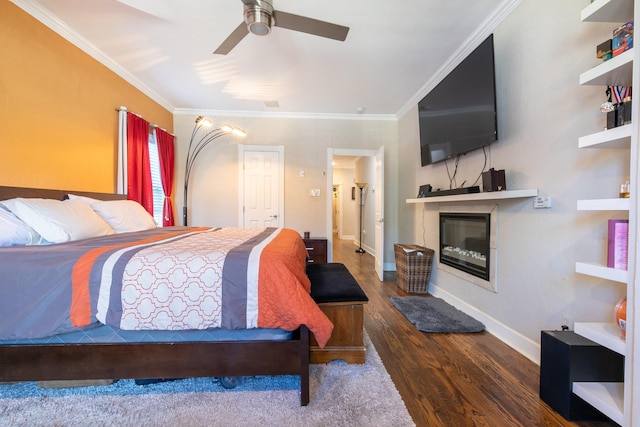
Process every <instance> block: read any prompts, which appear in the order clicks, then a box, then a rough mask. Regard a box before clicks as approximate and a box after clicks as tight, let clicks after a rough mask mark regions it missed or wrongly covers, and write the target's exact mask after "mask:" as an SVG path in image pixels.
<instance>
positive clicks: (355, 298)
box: [307, 263, 369, 363]
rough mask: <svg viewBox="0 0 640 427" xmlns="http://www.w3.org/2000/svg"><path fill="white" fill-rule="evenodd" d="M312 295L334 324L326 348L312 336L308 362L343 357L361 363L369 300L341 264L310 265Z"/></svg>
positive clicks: (347, 360)
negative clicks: (365, 308)
mask: <svg viewBox="0 0 640 427" xmlns="http://www.w3.org/2000/svg"><path fill="white" fill-rule="evenodd" d="M307 275H308V276H309V280H310V281H311V297H312V298H313V299H314V301H315V302H316V303H317V304H318V305H319V306H320V309H321V310H322V311H323V312H324V314H326V315H327V317H328V318H329V320H331V322H332V323H333V333H332V334H331V338H330V339H329V341H328V342H327V345H326V346H325V348H320V347H319V346H318V343H317V342H316V340H315V339H314V338H313V336H312V337H311V340H310V342H311V355H310V361H311V363H327V362H330V361H332V360H335V359H342V360H344V361H345V362H347V363H364V361H365V350H364V340H363V335H364V320H363V315H364V304H366V303H367V301H369V298H367V295H366V294H365V293H364V291H363V290H362V288H360V285H359V284H358V282H357V281H356V279H354V277H353V276H352V275H351V273H350V272H349V270H347V267H345V266H344V264H339V263H329V264H309V265H307Z"/></svg>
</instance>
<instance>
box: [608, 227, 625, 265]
mask: <svg viewBox="0 0 640 427" xmlns="http://www.w3.org/2000/svg"><path fill="white" fill-rule="evenodd" d="M628 246H629V220H626V219H610V220H609V235H608V247H607V267H609V268H615V269H618V270H626V269H627V262H628V257H627V249H628Z"/></svg>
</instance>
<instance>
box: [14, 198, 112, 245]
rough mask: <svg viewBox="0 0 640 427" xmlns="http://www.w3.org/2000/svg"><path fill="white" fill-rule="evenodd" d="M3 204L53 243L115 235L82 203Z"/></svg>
mask: <svg viewBox="0 0 640 427" xmlns="http://www.w3.org/2000/svg"><path fill="white" fill-rule="evenodd" d="M2 204H3V205H4V206H6V207H7V208H8V209H9V210H10V211H11V212H13V213H14V214H15V215H16V216H17V217H18V218H20V219H21V220H22V221H24V222H25V223H27V224H28V225H29V226H30V227H32V228H33V229H34V230H35V231H36V232H37V233H38V234H40V235H41V236H42V237H43V238H44V239H45V240H47V241H49V242H51V243H62V242H68V241H70V240H78V239H86V238H88V237H96V236H104V235H107V234H113V229H112V228H111V227H109V224H107V223H106V222H105V221H104V220H103V219H102V218H100V216H98V215H97V214H96V213H95V212H94V211H93V210H92V209H91V208H90V207H89V206H87V205H86V204H85V203H83V202H81V201H80V200H64V201H61V200H54V199H22V198H17V199H11V200H5V201H3V202H2Z"/></svg>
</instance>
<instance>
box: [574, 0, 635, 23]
mask: <svg viewBox="0 0 640 427" xmlns="http://www.w3.org/2000/svg"><path fill="white" fill-rule="evenodd" d="M632 18H633V1H632V0H596V1H594V2H593V3H591V4H590V5H589V6H587V7H585V8H584V9H582V12H581V13H580V19H581V20H582V21H583V22H619V23H624V22H627V21H630V20H631V19H632Z"/></svg>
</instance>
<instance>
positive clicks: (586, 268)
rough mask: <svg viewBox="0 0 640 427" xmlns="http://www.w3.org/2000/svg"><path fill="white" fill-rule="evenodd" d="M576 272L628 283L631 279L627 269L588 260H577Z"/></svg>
mask: <svg viewBox="0 0 640 427" xmlns="http://www.w3.org/2000/svg"><path fill="white" fill-rule="evenodd" d="M576 273H580V274H586V275H588V276H593V277H599V278H601V279H606V280H612V281H614V282H620V283H624V284H626V283H628V280H629V272H628V271H626V270H619V269H616V268H610V267H605V266H604V265H599V264H591V263H588V262H576Z"/></svg>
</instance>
